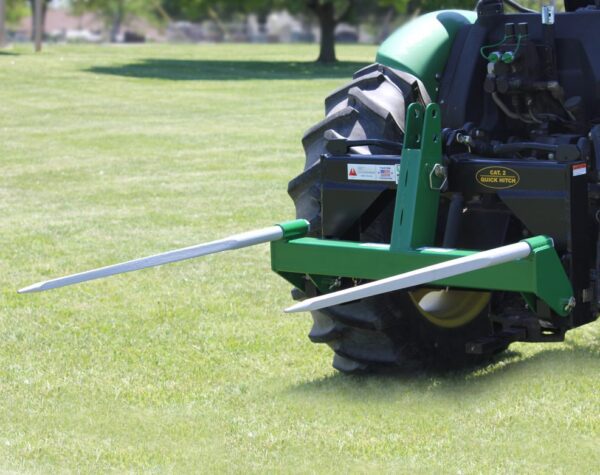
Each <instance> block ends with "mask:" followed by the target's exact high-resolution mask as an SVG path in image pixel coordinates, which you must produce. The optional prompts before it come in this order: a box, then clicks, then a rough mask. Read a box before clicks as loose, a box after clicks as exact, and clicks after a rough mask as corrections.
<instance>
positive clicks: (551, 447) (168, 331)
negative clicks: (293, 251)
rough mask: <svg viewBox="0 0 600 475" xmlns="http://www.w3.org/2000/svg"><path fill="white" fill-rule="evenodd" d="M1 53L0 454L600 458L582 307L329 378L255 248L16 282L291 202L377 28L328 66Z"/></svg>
mask: <svg viewBox="0 0 600 475" xmlns="http://www.w3.org/2000/svg"><path fill="white" fill-rule="evenodd" d="M14 52H15V53H18V54H15V55H0V79H1V80H2V81H1V87H2V95H1V98H2V99H1V103H0V151H1V160H2V174H1V175H2V178H1V180H2V181H1V182H0V183H1V185H0V220H1V221H0V223H1V229H2V234H1V240H0V271H1V273H0V279H1V296H0V469H5V470H18V471H27V472H30V471H34V472H51V471H52V472H54V471H57V470H60V471H83V472H88V471H106V470H116V471H118V472H122V471H128V470H133V471H155V472H164V471H175V472H189V471H200V472H215V471H232V472H256V473H259V472H260V473H262V472H265V471H267V472H281V471H285V472H315V471H316V472H326V471H335V472H338V473H340V472H347V471H350V472H371V471H373V472H378V471H384V472H401V473H490V472H492V473H507V472H508V473H515V472H517V473H532V472H533V473H535V472H537V473H545V472H558V473H594V472H597V471H598V467H600V451H599V450H598V447H599V446H600V420H599V418H600V416H599V412H600V411H599V409H600V396H599V394H600V378H599V375H600V326H599V325H598V324H593V325H590V326H587V327H585V328H582V329H578V330H576V331H573V332H572V333H570V334H569V335H568V338H567V341H566V342H565V343H562V344H553V345H524V344H522V345H513V346H512V347H511V351H510V352H509V353H507V354H506V355H505V356H504V357H503V358H501V359H499V360H498V361H497V362H496V363H495V364H494V365H492V366H490V367H488V368H482V369H480V370H478V371H475V372H472V373H460V374H451V375H428V374H414V375H395V376H386V377H384V376H378V377H347V376H341V375H338V374H336V373H335V372H334V371H333V370H332V369H331V366H330V362H331V352H330V351H329V350H328V349H327V348H326V347H323V346H317V345H313V344H311V343H310V342H309V341H308V339H307V338H306V334H307V333H308V330H309V328H310V322H309V318H308V317H307V316H306V315H300V316H289V315H288V316H285V315H283V314H282V313H281V309H282V308H284V307H285V306H286V305H287V304H289V302H290V298H289V286H288V285H287V284H286V283H285V282H284V281H283V280H281V279H280V278H278V277H277V276H276V275H274V274H272V273H270V271H269V259H268V249H267V248H265V247H259V248H253V249H248V250H243V251H238V252H236V253H231V254H227V255H220V256H214V257H209V258H206V259H203V260H196V261H191V262H186V263H179V264H174V265H171V266H167V267H163V268H159V269H152V270H146V271H142V272H138V273H135V274H128V275H123V276H120V277H115V278H112V279H108V280H104V281H98V282H95V283H89V284H85V285H81V286H78V287H71V288H65V289H61V290H57V291H55V292H50V293H45V294H39V295H26V296H25V295H17V294H16V293H15V289H16V288H18V287H20V286H24V285H27V284H30V283H32V282H35V281H37V280H40V279H44V278H50V277H54V276H59V275H62V274H65V273H71V272H75V271H79V270H84V269H87V268H90V267H94V266H99V265H104V264H109V263H112V262H115V261H119V260H124V259H129V258H133V257H139V256H143V255H146V254H151V253H154V252H160V251H163V250H168V249H170V248H173V247H178V246H185V245H191V244H195V243H199V242H202V241H206V240H210V239H213V238H217V237H219V236H223V235H227V234H230V233H234V232H239V231H243V230H248V229H253V228H256V227H261V226H268V225H270V224H272V223H275V222H277V221H280V220H282V219H287V218H289V217H291V216H293V209H292V205H291V201H290V200H289V198H288V197H287V195H286V185H287V181H288V180H289V179H290V178H291V177H293V176H294V175H295V174H297V173H298V171H299V170H300V169H301V167H302V164H303V154H302V150H301V146H300V138H301V135H302V132H303V131H304V130H305V129H306V128H308V127H309V126H310V125H311V124H312V123H314V122H316V121H317V120H319V119H320V118H321V117H322V113H323V112H322V109H323V106H322V101H323V98H324V96H325V95H326V94H327V93H328V92H330V91H331V90H333V89H335V88H336V87H338V86H341V85H342V84H343V83H344V82H346V81H347V79H348V78H349V77H350V76H351V74H352V71H353V70H355V69H358V68H359V67H360V66H361V65H362V64H367V63H368V62H369V61H370V60H371V59H372V58H373V57H374V53H375V48H374V47H343V48H340V51H339V56H340V58H341V59H342V60H344V62H343V63H341V64H340V65H339V66H337V68H336V69H334V70H330V69H323V68H320V67H316V66H314V65H312V64H311V63H310V61H311V60H312V59H313V58H314V57H315V55H316V52H315V49H314V47H313V46H289V45H268V46H267V45H227V46H215V45H207V46H177V47H175V46H142V47H83V46H81V47H53V48H48V49H47V50H46V51H45V52H44V53H43V54H42V55H40V56H35V55H33V54H30V53H29V51H28V49H17V50H16V51H14ZM236 64H237V65H238V66H239V68H237V67H236ZM229 78H230V79H229Z"/></svg>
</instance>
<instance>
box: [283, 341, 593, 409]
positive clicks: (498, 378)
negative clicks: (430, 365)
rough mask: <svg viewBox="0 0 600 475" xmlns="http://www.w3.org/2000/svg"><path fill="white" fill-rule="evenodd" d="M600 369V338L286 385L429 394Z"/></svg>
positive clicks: (362, 393)
mask: <svg viewBox="0 0 600 475" xmlns="http://www.w3.org/2000/svg"><path fill="white" fill-rule="evenodd" d="M599 372H600V341H599V342H596V345H592V346H590V347H588V346H580V345H569V344H563V345H561V347H560V348H548V349H542V350H541V351H539V352H538V353H535V354H533V355H530V356H524V355H523V354H521V353H520V352H518V351H514V350H507V351H505V352H504V353H502V354H501V355H498V356H497V357H495V358H494V359H493V360H492V361H491V362H490V363H489V364H484V365H479V366H476V367H471V368H468V369H464V370H460V371H456V370H454V371H444V370H436V369H427V370H415V368H414V367H407V368H402V367H400V368H397V369H390V370H389V371H385V372H378V373H369V374H360V375H346V374H342V373H334V374H331V375H328V376H326V377H324V378H321V379H317V380H313V381H306V382H303V383H299V384H297V385H295V386H293V387H290V388H289V391H290V392H291V393H293V394H305V395H308V394H310V395H318V394H321V395H325V394H329V393H331V394H332V395H333V394H335V395H338V396H339V395H340V394H346V395H352V396H351V397H352V398H353V399H354V398H362V397H364V398H369V399H370V400H371V398H374V399H377V398H381V399H387V398H388V397H390V396H391V395H394V394H398V393H402V392H404V393H405V392H406V391H407V390H408V391H415V392H427V393H428V394H433V395H436V394H438V395H446V394H453V393H454V394H461V393H463V392H464V391H469V392H470V393H473V392H477V391H478V390H482V391H484V390H485V388H487V387H489V386H500V387H501V388H506V389H507V390H508V389H509V388H510V385H511V384H512V382H513V381H514V382H515V383H517V382H522V381H524V380H527V379H528V378H532V379H534V378H544V377H548V378H556V377H561V376H560V375H565V376H566V377H572V376H573V375H577V374H582V373H593V374H598V373H599Z"/></svg>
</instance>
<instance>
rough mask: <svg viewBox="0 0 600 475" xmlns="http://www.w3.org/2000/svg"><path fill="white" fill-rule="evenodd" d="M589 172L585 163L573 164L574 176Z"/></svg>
mask: <svg viewBox="0 0 600 475" xmlns="http://www.w3.org/2000/svg"><path fill="white" fill-rule="evenodd" d="M586 173H587V167H586V166H585V163H578V164H577V165H573V176H579V175H585V174H586Z"/></svg>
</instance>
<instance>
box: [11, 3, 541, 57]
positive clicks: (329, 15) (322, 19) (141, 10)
mask: <svg viewBox="0 0 600 475" xmlns="http://www.w3.org/2000/svg"><path fill="white" fill-rule="evenodd" d="M35 1H36V0H0V3H2V2H4V6H5V10H6V22H7V24H8V25H9V26H13V27H14V26H16V27H17V28H18V27H21V29H23V28H22V26H23V22H27V20H26V19H24V17H26V16H27V15H28V11H33V6H34V3H35ZM39 1H41V2H42V24H44V23H45V20H46V16H47V15H46V12H47V11H48V8H51V9H52V8H54V9H56V8H62V9H63V10H65V11H68V12H69V13H68V14H69V15H73V16H79V17H81V16H86V15H87V16H88V18H89V17H90V16H92V17H93V18H94V19H95V24H97V23H100V24H101V28H99V29H101V30H102V31H101V32H98V31H94V32H93V33H94V35H95V36H94V35H88V36H87V38H92V37H93V38H96V37H97V38H100V39H101V38H105V39H106V40H108V41H111V42H116V41H123V27H124V25H130V24H131V21H132V20H136V21H137V22H138V24H139V23H140V22H145V23H146V24H148V25H155V26H157V27H158V25H162V26H161V28H162V29H163V30H167V29H168V28H170V27H172V26H173V25H178V24H179V25H180V24H182V23H185V24H186V25H187V26H186V28H188V30H194V31H196V34H195V35H188V36H189V38H190V39H191V40H192V41H203V40H204V41H210V40H215V39H216V40H219V39H221V40H222V39H225V40H231V41H243V40H244V35H243V34H236V33H235V32H233V31H232V28H231V25H232V24H237V25H239V24H240V23H243V22H244V21H246V22H247V21H248V19H249V18H250V17H252V18H254V19H255V20H254V21H255V22H256V23H257V28H258V33H259V34H258V36H259V37H262V38H263V41H278V40H279V41H286V40H285V39H281V38H280V39H277V38H274V37H273V36H269V34H268V31H267V30H268V28H267V26H268V25H267V23H268V20H269V18H271V17H272V16H273V15H274V12H282V11H286V12H287V13H286V15H288V16H290V17H292V18H294V19H295V20H296V22H297V23H298V22H300V23H302V24H303V26H304V34H303V35H296V36H297V37H296V40H297V41H312V40H314V39H315V38H317V39H318V41H319V43H320V47H319V54H318V57H317V61H319V62H322V63H332V62H335V61H336V54H335V43H336V40H338V41H339V40H340V38H344V33H343V31H342V32H340V29H344V28H346V29H347V28H348V27H353V28H355V30H358V28H359V27H360V28H362V29H363V30H362V31H363V32H364V29H365V28H371V32H372V34H371V36H370V38H371V41H372V42H378V43H379V42H381V41H382V40H383V39H384V38H385V37H386V36H387V35H388V34H389V33H390V32H391V30H392V29H393V28H395V27H396V26H398V25H399V24H401V23H402V22H403V21H406V20H407V19H409V18H410V17H412V16H415V15H419V14H422V13H426V12H429V11H434V10H441V9H446V8H462V9H473V8H474V6H475V2H474V0H375V1H367V0H287V1H286V0H39ZM543 1H545V0H521V3H522V4H524V5H525V6H528V7H530V8H534V9H539V8H540V5H541V3H542V2H543ZM30 16H31V18H32V19H33V15H31V14H30ZM32 19H31V20H29V21H30V22H31V23H32V26H31V28H30V31H28V33H27V34H28V35H29V36H30V37H33V36H34V25H33V20H32ZM19 22H20V23H19ZM207 22H210V24H211V25H212V26H211V28H213V29H216V34H213V35H207V34H204V33H203V32H202V31H201V29H202V25H203V24H205V23H207ZM88 23H94V22H90V21H88ZM89 28H92V27H88V29H89ZM94 28H95V27H94ZM141 29H143V28H141ZM313 29H315V33H314V34H313V32H312V31H313ZM44 31H47V30H44ZM346 31H347V30H346ZM21 36H23V35H21ZM74 36H76V37H77V38H79V39H80V40H84V39H85V38H86V36H85V35H83V34H80V35H79V36H77V35H74ZM184 36H185V35H184ZM247 36H248V35H246V37H247ZM129 38H130V39H131V38H133V39H134V40H135V38H136V36H135V34H133V33H132V34H130V37H129ZM138 39H140V40H143V39H144V34H143V32H142V34H141V36H140V38H138ZM345 39H346V40H347V41H348V40H349V37H348V35H346V37H345ZM287 40H288V41H289V38H288V39H287ZM342 40H343V39H342ZM252 41H258V40H256V38H254V39H252Z"/></svg>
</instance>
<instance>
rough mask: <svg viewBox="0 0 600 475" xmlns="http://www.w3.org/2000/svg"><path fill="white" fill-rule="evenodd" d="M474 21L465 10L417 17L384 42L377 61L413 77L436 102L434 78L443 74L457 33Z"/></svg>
mask: <svg viewBox="0 0 600 475" xmlns="http://www.w3.org/2000/svg"><path fill="white" fill-rule="evenodd" d="M476 19H477V14H476V13H475V12H470V11H467V10H442V11H439V12H433V13H428V14H426V15H423V16H420V17H419V18H416V19H414V20H411V21H409V22H408V23H407V24H406V25H404V26H402V27H400V28H399V29H398V30H396V31H395V32H394V33H392V35H391V36H390V37H389V38H388V39H387V40H385V41H384V42H383V44H382V45H381V46H380V47H379V50H378V51H377V59H376V61H377V62H378V63H381V64H385V65H386V66H390V67H392V68H396V69H400V70H401V71H406V72H408V73H410V74H413V75H415V76H416V77H418V78H419V79H420V80H421V81H423V83H424V84H425V88H426V89H427V92H429V95H430V96H431V98H432V99H433V100H435V99H436V97H437V90H438V81H437V79H436V75H437V74H442V73H443V72H444V68H445V66H446V61H447V60H448V56H449V54H450V48H451V47H452V43H453V42H454V38H455V37H456V34H457V33H458V30H459V29H460V28H461V27H462V26H464V25H470V24H472V23H474V22H475V20H476Z"/></svg>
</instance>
